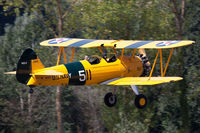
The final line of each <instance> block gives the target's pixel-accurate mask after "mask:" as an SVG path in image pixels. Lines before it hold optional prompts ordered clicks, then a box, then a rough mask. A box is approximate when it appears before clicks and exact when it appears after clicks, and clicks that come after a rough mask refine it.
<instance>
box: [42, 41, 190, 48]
mask: <svg viewBox="0 0 200 133" xmlns="http://www.w3.org/2000/svg"><path fill="white" fill-rule="evenodd" d="M193 43H194V41H190V40H183V41H180V40H169V41H138V40H97V39H77V38H54V39H50V40H46V41H43V42H41V43H40V45H42V46H59V47H80V48H92V47H100V46H102V45H103V46H104V47H115V48H149V49H151V48H154V49H156V48H175V47H181V46H186V45H191V44H193Z"/></svg>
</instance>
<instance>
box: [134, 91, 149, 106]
mask: <svg viewBox="0 0 200 133" xmlns="http://www.w3.org/2000/svg"><path fill="white" fill-rule="evenodd" d="M146 105H147V98H146V96H145V95H143V94H139V95H136V98H135V106H136V107H137V108H139V109H143V108H145V107H146Z"/></svg>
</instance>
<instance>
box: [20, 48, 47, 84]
mask: <svg viewBox="0 0 200 133" xmlns="http://www.w3.org/2000/svg"><path fill="white" fill-rule="evenodd" d="M42 68H44V66H43V64H42V63H41V61H40V59H39V58H38V56H37V55H36V53H35V52H34V51H33V50H32V49H26V50H25V51H24V52H23V54H22V55H21V57H20V59H19V61H18V63H17V72H16V78H17V80H18V81H19V82H20V83H22V84H27V82H28V81H29V79H30V77H31V75H30V74H31V73H33V72H34V71H36V70H38V69H42Z"/></svg>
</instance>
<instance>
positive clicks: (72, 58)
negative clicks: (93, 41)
mask: <svg viewBox="0 0 200 133" xmlns="http://www.w3.org/2000/svg"><path fill="white" fill-rule="evenodd" d="M74 52H75V47H73V50H72V56H71V62H72V61H73V58H74Z"/></svg>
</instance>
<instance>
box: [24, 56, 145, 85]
mask: <svg viewBox="0 0 200 133" xmlns="http://www.w3.org/2000/svg"><path fill="white" fill-rule="evenodd" d="M48 70H54V71H57V72H60V73H63V75H48V76H47V75H37V76H36V75H34V73H33V74H32V77H31V78H30V80H29V81H28V83H27V85H34V86H39V85H42V86H48V85H55V86H57V85H96V84H99V83H101V82H105V81H107V80H111V79H114V78H119V77H139V76H141V75H142V73H143V63H142V60H141V59H140V57H138V56H135V57H131V56H124V57H123V58H122V59H121V57H119V58H117V59H115V60H111V61H108V60H106V59H104V58H98V59H97V60H94V61H93V62H90V61H87V60H81V61H79V62H72V63H67V64H62V65H58V66H53V67H48V68H43V69H40V70H38V71H37V72H42V71H48Z"/></svg>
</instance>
